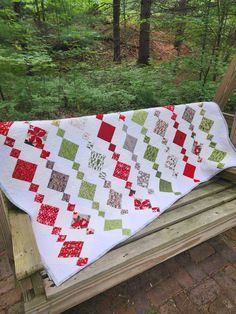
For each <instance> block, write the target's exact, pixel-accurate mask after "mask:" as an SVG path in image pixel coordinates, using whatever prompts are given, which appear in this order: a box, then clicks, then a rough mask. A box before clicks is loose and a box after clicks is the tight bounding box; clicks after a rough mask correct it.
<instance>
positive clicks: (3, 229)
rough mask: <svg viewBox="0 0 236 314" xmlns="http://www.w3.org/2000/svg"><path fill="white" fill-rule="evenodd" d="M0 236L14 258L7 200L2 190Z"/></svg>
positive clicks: (10, 255)
mask: <svg viewBox="0 0 236 314" xmlns="http://www.w3.org/2000/svg"><path fill="white" fill-rule="evenodd" d="M0 238H1V239H2V240H3V244H4V247H5V249H6V251H7V253H8V256H9V257H10V258H11V259H13V253H12V241H11V230H10V225H9V221H8V214H7V207H6V200H5V199H4V196H3V194H2V192H1V191H0Z"/></svg>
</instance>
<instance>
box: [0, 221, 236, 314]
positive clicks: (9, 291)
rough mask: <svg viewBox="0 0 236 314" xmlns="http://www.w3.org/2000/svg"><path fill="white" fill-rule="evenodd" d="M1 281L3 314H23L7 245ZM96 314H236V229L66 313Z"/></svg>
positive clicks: (0, 263)
mask: <svg viewBox="0 0 236 314" xmlns="http://www.w3.org/2000/svg"><path fill="white" fill-rule="evenodd" d="M0 245H1V241H0ZM0 279H1V281H0V314H3V313H23V307H22V302H21V293H20V289H19V287H16V286H15V281H14V275H13V271H12V267H11V265H10V263H9V261H8V258H7V256H6V252H5V250H4V248H3V245H1V251H0ZM93 313H94V314H95V313H99V314H100V313H102V314H112V313H114V314H155V313H160V314H175V313H184V314H195V313H203V314H204V313H213V314H218V313H219V314H224V313H232V314H234V313H236V227H235V228H233V229H231V230H229V231H227V232H225V233H224V234H222V235H219V236H217V237H215V238H213V239H211V240H209V241H207V242H204V243H202V244H200V245H198V246H196V247H195V248H193V249H191V250H189V251H186V252H184V253H182V254H180V255H178V256H176V257H174V258H171V259H170V260H168V261H166V262H164V263H162V264H160V265H157V266H156V267H154V268H152V269H150V270H148V271H146V272H144V273H142V274H140V275H139V276H136V277H134V278H132V279H130V280H128V281H126V282H125V283H123V284H120V285H118V286H116V287H114V288H112V289H110V290H108V291H106V292H104V293H102V294H100V295H98V296H96V297H94V298H92V299H90V300H89V301H86V302H84V303H82V304H80V305H78V306H76V307H74V308H72V309H70V310H68V311H66V312H64V314H93Z"/></svg>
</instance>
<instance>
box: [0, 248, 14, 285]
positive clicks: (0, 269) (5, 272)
mask: <svg viewBox="0 0 236 314" xmlns="http://www.w3.org/2000/svg"><path fill="white" fill-rule="evenodd" d="M12 274H13V273H12V270H11V266H10V263H9V259H8V256H7V254H6V253H5V254H4V255H1V256H0V280H2V279H4V278H6V277H8V276H11V275H12Z"/></svg>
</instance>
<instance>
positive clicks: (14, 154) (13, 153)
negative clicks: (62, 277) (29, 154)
mask: <svg viewBox="0 0 236 314" xmlns="http://www.w3.org/2000/svg"><path fill="white" fill-rule="evenodd" d="M20 153H21V151H20V150H19V149H16V148H12V150H11V153H10V156H11V157H14V158H19V156H20Z"/></svg>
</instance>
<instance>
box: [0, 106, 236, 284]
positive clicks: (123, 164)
mask: <svg viewBox="0 0 236 314" xmlns="http://www.w3.org/2000/svg"><path fill="white" fill-rule="evenodd" d="M232 166H236V150H235V148H234V147H233V145H232V144H231V142H230V140H229V137H228V129H227V125H226V122H225V120H224V117H223V115H222V113H221V111H220V109H219V107H218V105H217V104H215V103H213V102H204V103H193V104H186V105H179V106H172V105H170V106H165V107H158V108H150V109H145V110H137V111H127V112H124V113H113V114H106V115H103V114H98V115H96V116H87V117H81V118H71V119H62V120H53V121H32V122H29V121H28V122H2V123H0V187H1V189H2V190H3V191H4V193H5V194H6V195H7V197H8V198H9V199H10V200H11V201H12V202H13V203H14V204H15V205H16V206H18V207H19V208H20V209H22V210H24V211H25V212H26V213H28V214H29V215H30V218H31V221H32V226H33V231H34V234H35V238H36V241H37V245H38V248H39V252H40V255H41V258H42V261H43V263H44V266H45V269H46V271H47V272H48V274H49V276H50V278H52V280H53V281H54V282H55V284H56V285H59V284H61V283H62V282H64V281H65V280H66V279H68V278H69V277H70V276H72V275H73V274H75V273H76V272H78V271H80V270H81V269H83V268H84V267H86V266H88V265H89V264H91V263H92V262H94V261H95V260H96V259H98V258H99V257H101V256H102V255H104V254H105V253H106V252H107V251H108V250H110V249H111V248H112V247H114V246H115V245H117V244H118V243H120V242H122V241H124V240H126V239H127V238H128V237H130V236H131V235H133V234H134V233H135V232H137V231H138V230H140V229H141V228H143V227H144V226H145V225H147V224H148V223H150V222H151V221H152V220H153V219H155V218H157V217H158V216H159V215H160V214H161V213H163V212H164V211H165V210H166V209H167V208H168V207H170V206H171V205H172V204H173V203H174V202H175V201H176V200H178V199H179V198H180V197H183V196H184V195H185V194H186V193H188V192H190V191H191V190H192V189H193V188H194V187H196V186H197V185H198V184H199V183H201V182H203V181H206V180H209V179H210V178H211V177H212V176H214V175H215V174H217V173H218V172H219V171H221V170H223V169H225V168H227V167H232Z"/></svg>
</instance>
